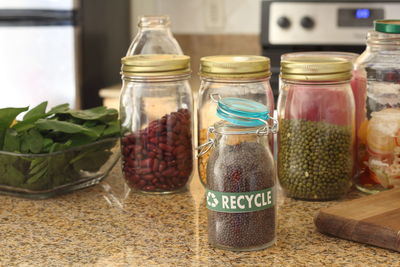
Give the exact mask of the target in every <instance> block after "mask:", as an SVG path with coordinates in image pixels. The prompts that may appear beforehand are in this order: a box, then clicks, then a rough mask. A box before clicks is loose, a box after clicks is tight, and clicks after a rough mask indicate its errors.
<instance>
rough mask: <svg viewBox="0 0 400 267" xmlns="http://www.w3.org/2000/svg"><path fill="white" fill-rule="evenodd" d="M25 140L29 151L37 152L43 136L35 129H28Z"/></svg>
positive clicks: (40, 147) (40, 146)
mask: <svg viewBox="0 0 400 267" xmlns="http://www.w3.org/2000/svg"><path fill="white" fill-rule="evenodd" d="M27 142H28V145H29V150H30V152H32V153H34V154H37V153H40V151H41V150H42V147H43V136H42V135H41V134H40V133H39V131H38V130H36V129H30V130H29V134H28V136H27Z"/></svg>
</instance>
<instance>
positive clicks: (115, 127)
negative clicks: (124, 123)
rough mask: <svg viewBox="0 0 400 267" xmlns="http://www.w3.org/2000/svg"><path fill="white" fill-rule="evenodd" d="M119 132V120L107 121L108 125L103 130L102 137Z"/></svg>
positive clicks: (115, 134)
mask: <svg viewBox="0 0 400 267" xmlns="http://www.w3.org/2000/svg"><path fill="white" fill-rule="evenodd" d="M119 133H120V126H119V121H112V122H109V123H108V127H107V128H106V129H105V130H104V132H103V137H109V136H117V135H119Z"/></svg>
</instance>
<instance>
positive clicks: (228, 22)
mask: <svg viewBox="0 0 400 267" xmlns="http://www.w3.org/2000/svg"><path fill="white" fill-rule="evenodd" d="M131 1H132V19H133V21H132V27H133V29H132V33H135V32H136V24H137V18H138V16H139V15H144V14H146V15H150V14H158V15H161V14H163V15H169V16H170V17H171V21H172V31H173V32H174V33H178V34H210V33H211V34H223V33H225V34H259V33H260V16H261V0H131Z"/></svg>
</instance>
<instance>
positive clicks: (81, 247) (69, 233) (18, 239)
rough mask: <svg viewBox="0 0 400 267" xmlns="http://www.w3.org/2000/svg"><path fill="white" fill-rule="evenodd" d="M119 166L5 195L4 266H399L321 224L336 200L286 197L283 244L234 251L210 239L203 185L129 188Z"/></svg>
mask: <svg viewBox="0 0 400 267" xmlns="http://www.w3.org/2000/svg"><path fill="white" fill-rule="evenodd" d="M120 175H121V174H120V173H119V168H115V169H114V170H113V172H112V174H111V175H110V176H109V177H108V178H107V179H106V180H105V181H104V182H103V183H102V184H101V185H97V186H94V187H91V188H87V189H83V190H80V191H77V192H74V193H70V194H67V195H63V196H60V197H56V198H52V199H48V200H28V199H22V198H16V197H9V196H0V203H1V204H0V251H1V253H0V255H1V257H0V266H296V267H297V266H400V254H399V253H397V252H393V251H389V250H385V249H380V248H376V247H372V246H368V245H363V244H358V243H355V242H351V241H346V240H341V239H337V238H334V237H329V236H325V235H323V234H320V233H318V232H317V231H316V229H315V226H314V224H313V216H314V215H315V214H316V213H317V211H318V209H319V208H321V207H326V206H329V205H332V204H334V203H335V202H304V201H295V200H290V199H285V201H284V204H282V205H281V206H280V207H279V216H278V218H279V221H278V223H279V226H278V242H277V245H276V246H274V247H271V248H268V249H265V250H262V251H255V252H230V251H223V250H219V249H214V248H212V247H210V246H209V245H208V243H207V229H206V224H207V223H206V222H207V217H206V209H205V201H204V198H203V194H204V190H203V188H202V186H201V185H200V183H199V181H198V179H197V177H195V178H194V179H193V180H192V182H191V184H190V191H188V192H185V193H181V194H175V195H164V196H153V195H141V194H129V195H127V194H126V193H127V192H126V188H125V187H124V184H123V181H122V179H121V178H120Z"/></svg>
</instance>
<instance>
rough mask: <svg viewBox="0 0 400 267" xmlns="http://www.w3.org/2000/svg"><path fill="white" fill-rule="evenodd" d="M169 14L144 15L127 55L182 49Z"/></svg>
mask: <svg viewBox="0 0 400 267" xmlns="http://www.w3.org/2000/svg"><path fill="white" fill-rule="evenodd" d="M170 25H171V23H170V19H169V17H168V16H142V17H140V18H139V24H138V28H139V29H138V33H137V34H136V36H135V38H134V39H133V41H132V43H131V45H130V46H129V49H128V52H127V53H126V56H133V55H139V54H176V55H182V54H183V53H182V49H181V47H180V46H179V44H178V42H177V41H176V39H175V38H174V36H173V35H172V33H171V28H170Z"/></svg>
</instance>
